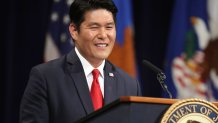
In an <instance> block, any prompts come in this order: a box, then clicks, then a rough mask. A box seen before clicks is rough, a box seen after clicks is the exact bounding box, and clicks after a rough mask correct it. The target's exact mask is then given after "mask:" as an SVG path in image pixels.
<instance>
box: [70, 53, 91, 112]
mask: <svg viewBox="0 0 218 123" xmlns="http://www.w3.org/2000/svg"><path fill="white" fill-rule="evenodd" d="M67 62H68V63H67V64H68V65H67V69H68V70H69V71H70V75H71V77H72V79H73V82H74V83H75V86H76V89H77V92H78V95H79V97H80V100H81V103H82V104H83V107H84V109H85V111H86V113H87V114H89V113H91V112H93V111H94V108H93V105H92V101H91V96H90V92H89V88H88V85H87V80H86V77H85V74H84V71H83V67H82V64H81V62H80V60H79V58H78V56H77V55H76V53H75V51H74V50H72V51H71V53H69V54H68V55H67Z"/></svg>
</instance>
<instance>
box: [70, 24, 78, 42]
mask: <svg viewBox="0 0 218 123" xmlns="http://www.w3.org/2000/svg"><path fill="white" fill-rule="evenodd" d="M69 31H70V35H71V37H72V38H73V39H74V40H75V41H76V40H77V39H78V30H77V28H76V25H75V24H73V23H70V25H69Z"/></svg>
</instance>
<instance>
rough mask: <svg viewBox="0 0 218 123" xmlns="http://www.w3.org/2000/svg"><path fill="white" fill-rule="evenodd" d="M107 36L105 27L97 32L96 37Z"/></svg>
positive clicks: (102, 37)
mask: <svg viewBox="0 0 218 123" xmlns="http://www.w3.org/2000/svg"><path fill="white" fill-rule="evenodd" d="M106 37H107V32H106V30H105V29H100V30H99V33H98V38H99V39H105V38H106Z"/></svg>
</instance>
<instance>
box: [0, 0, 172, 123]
mask: <svg viewBox="0 0 218 123" xmlns="http://www.w3.org/2000/svg"><path fill="white" fill-rule="evenodd" d="M51 5H52V0H7V1H4V2H2V3H1V13H2V14H1V19H0V20H1V25H2V26H1V29H0V30H1V35H0V42H1V73H2V74H1V82H0V83H1V89H0V90H1V101H0V105H1V107H0V108H1V109H0V111H1V114H0V116H1V117H0V118H1V120H0V122H3V123H18V119H19V105H20V100H21V97H22V94H23V92H24V89H25V86H26V84H27V81H28V76H29V72H30V69H31V68H32V67H33V66H35V65H37V64H40V63H42V62H43V49H44V40H45V33H46V30H47V26H48V20H49V14H50V11H51ZM172 5H173V0H168V1H165V0H145V1H144V0H141V1H139V0H133V10H134V11H133V14H134V17H133V19H134V24H135V28H134V30H135V49H136V57H137V63H138V71H139V77H140V82H141V85H142V91H143V94H144V96H150V97H161V88H160V85H159V83H158V82H157V80H156V75H155V74H154V73H153V72H152V71H150V70H149V69H147V68H145V67H144V66H142V63H141V61H142V59H147V60H149V61H151V62H152V63H154V64H155V65H157V66H158V67H160V68H163V64H164V56H165V49H166V43H167V35H168V28H169V24H170V15H171V9H172Z"/></svg>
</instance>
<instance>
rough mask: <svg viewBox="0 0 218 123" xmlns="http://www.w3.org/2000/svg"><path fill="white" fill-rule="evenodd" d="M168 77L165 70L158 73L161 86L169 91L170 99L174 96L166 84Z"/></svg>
mask: <svg viewBox="0 0 218 123" xmlns="http://www.w3.org/2000/svg"><path fill="white" fill-rule="evenodd" d="M165 79H166V76H165V74H164V73H163V72H158V73H157V80H158V81H159V83H160V85H161V87H162V88H163V90H164V91H166V92H167V94H168V95H169V97H170V99H172V98H173V96H172V94H171V93H170V91H169V90H168V88H167V85H166V84H165V82H164V80H165Z"/></svg>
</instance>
